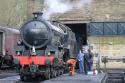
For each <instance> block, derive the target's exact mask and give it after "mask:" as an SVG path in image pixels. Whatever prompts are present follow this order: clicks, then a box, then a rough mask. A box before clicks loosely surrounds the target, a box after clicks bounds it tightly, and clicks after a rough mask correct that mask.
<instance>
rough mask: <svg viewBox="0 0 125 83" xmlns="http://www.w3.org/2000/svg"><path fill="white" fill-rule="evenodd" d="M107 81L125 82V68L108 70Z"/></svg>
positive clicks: (111, 82) (114, 82)
mask: <svg viewBox="0 0 125 83" xmlns="http://www.w3.org/2000/svg"><path fill="white" fill-rule="evenodd" d="M107 74H108V79H107V83H125V72H124V70H109V71H107Z"/></svg>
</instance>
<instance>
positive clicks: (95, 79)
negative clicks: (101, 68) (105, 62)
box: [42, 73, 106, 83]
mask: <svg viewBox="0 0 125 83" xmlns="http://www.w3.org/2000/svg"><path fill="white" fill-rule="evenodd" d="M105 76H106V74H105V73H99V74H97V75H84V74H78V73H77V74H76V75H74V76H69V75H68V74H64V75H62V76H60V77H57V78H53V79H50V80H46V81H44V82H42V83H103V80H104V78H105Z"/></svg>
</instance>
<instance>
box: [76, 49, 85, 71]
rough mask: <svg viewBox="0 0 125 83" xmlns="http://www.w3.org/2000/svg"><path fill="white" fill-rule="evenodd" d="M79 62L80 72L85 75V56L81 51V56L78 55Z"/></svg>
mask: <svg viewBox="0 0 125 83" xmlns="http://www.w3.org/2000/svg"><path fill="white" fill-rule="evenodd" d="M77 60H78V62H79V72H80V73H84V65H83V64H84V54H83V53H82V52H81V50H80V51H79V54H78V55H77Z"/></svg>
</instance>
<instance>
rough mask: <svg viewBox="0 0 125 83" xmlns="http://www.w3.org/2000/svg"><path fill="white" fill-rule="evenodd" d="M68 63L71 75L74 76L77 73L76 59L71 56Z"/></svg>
mask: <svg viewBox="0 0 125 83" xmlns="http://www.w3.org/2000/svg"><path fill="white" fill-rule="evenodd" d="M67 64H68V65H69V75H71V76H73V75H74V74H75V65H76V60H75V59H74V58H71V59H69V60H68V61H67Z"/></svg>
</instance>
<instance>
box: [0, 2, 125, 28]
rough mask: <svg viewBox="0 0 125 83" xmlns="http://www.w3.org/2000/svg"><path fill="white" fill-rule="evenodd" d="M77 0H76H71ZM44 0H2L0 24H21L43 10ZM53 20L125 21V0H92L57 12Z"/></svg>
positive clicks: (0, 4)
mask: <svg viewBox="0 0 125 83" xmlns="http://www.w3.org/2000/svg"><path fill="white" fill-rule="evenodd" d="M70 1H72V2H73V1H75V0H70ZM43 2H44V0H1V2H0V25H2V26H16V27H18V26H20V25H21V24H22V23H23V22H24V21H26V20H27V19H29V18H31V17H32V13H33V12H36V11H42V10H43V8H44V5H43ZM51 19H52V20H59V21H65V20H67V21H71V20H76V21H77V22H78V21H81V20H82V21H88V22H89V21H125V0H92V2H91V4H88V5H85V6H84V7H82V8H80V9H72V10H71V11H68V12H66V13H64V14H55V15H52V17H51Z"/></svg>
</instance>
